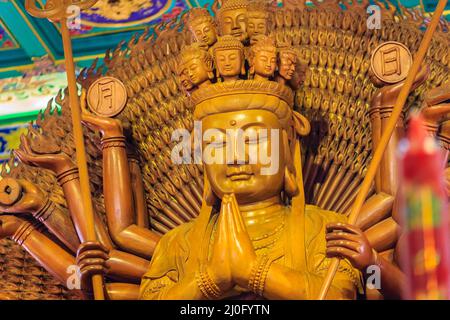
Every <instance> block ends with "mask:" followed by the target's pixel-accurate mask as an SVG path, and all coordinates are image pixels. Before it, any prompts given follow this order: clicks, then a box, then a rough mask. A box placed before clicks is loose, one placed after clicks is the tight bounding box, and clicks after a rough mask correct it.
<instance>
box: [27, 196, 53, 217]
mask: <svg viewBox="0 0 450 320" xmlns="http://www.w3.org/2000/svg"><path fill="white" fill-rule="evenodd" d="M55 209H56V206H55V204H54V203H53V202H52V201H51V200H50V199H49V198H48V197H46V198H45V199H43V202H42V205H40V206H39V209H37V210H34V211H33V213H32V214H33V217H34V218H35V219H36V220H39V221H40V222H42V223H43V222H45V221H46V220H47V219H48V218H49V217H50V216H51V215H52V214H53V212H54V211H55Z"/></svg>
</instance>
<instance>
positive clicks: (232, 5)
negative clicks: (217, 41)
mask: <svg viewBox="0 0 450 320" xmlns="http://www.w3.org/2000/svg"><path fill="white" fill-rule="evenodd" d="M247 6H248V2H247V1H246V0H227V1H224V2H223V4H222V6H221V7H220V9H219V10H218V12H217V19H218V25H219V32H220V35H222V36H225V35H231V36H233V37H235V38H236V39H238V40H239V41H242V42H245V41H247V39H248V34H247Z"/></svg>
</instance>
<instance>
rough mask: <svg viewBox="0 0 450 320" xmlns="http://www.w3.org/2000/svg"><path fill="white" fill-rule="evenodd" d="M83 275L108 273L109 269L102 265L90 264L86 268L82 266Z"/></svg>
mask: <svg viewBox="0 0 450 320" xmlns="http://www.w3.org/2000/svg"><path fill="white" fill-rule="evenodd" d="M80 271H81V274H82V275H83V277H85V276H87V277H91V276H93V275H94V274H105V273H108V269H107V268H105V267H103V266H100V265H89V266H86V267H84V268H80Z"/></svg>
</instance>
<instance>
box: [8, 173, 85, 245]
mask: <svg viewBox="0 0 450 320" xmlns="http://www.w3.org/2000/svg"><path fill="white" fill-rule="evenodd" d="M0 210H1V211H2V212H5V213H10V214H12V215H17V214H26V215H31V216H32V217H33V218H34V219H36V220H38V221H40V222H41V223H43V224H44V225H45V226H46V227H47V228H48V229H49V230H50V231H51V232H52V233H53V234H54V235H55V236H56V237H57V238H58V239H59V240H60V241H61V242H62V243H63V244H64V245H65V246H66V247H67V248H68V249H69V250H71V251H72V252H76V250H77V248H78V246H79V245H80V241H79V240H78V237H77V234H76V232H75V227H74V225H73V223H72V220H71V219H70V217H69V216H68V215H67V214H65V213H64V212H63V211H62V209H61V208H60V207H59V206H58V205H56V204H55V203H53V201H51V200H50V199H49V198H48V196H47V195H45V194H44V192H43V191H42V190H41V189H39V188H38V187H37V186H35V185H34V184H32V183H31V182H29V181H26V180H22V179H18V180H16V179H12V178H4V179H3V180H1V181H0Z"/></svg>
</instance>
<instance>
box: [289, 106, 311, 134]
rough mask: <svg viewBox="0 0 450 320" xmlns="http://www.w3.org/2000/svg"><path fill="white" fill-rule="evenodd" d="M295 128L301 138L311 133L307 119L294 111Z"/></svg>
mask: <svg viewBox="0 0 450 320" xmlns="http://www.w3.org/2000/svg"><path fill="white" fill-rule="evenodd" d="M293 118H294V128H295V131H296V132H297V134H298V135H299V136H307V135H308V134H309V132H310V131H311V124H310V123H309V121H308V119H306V117H304V116H302V115H301V114H300V113H298V112H297V111H294V117H293Z"/></svg>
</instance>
